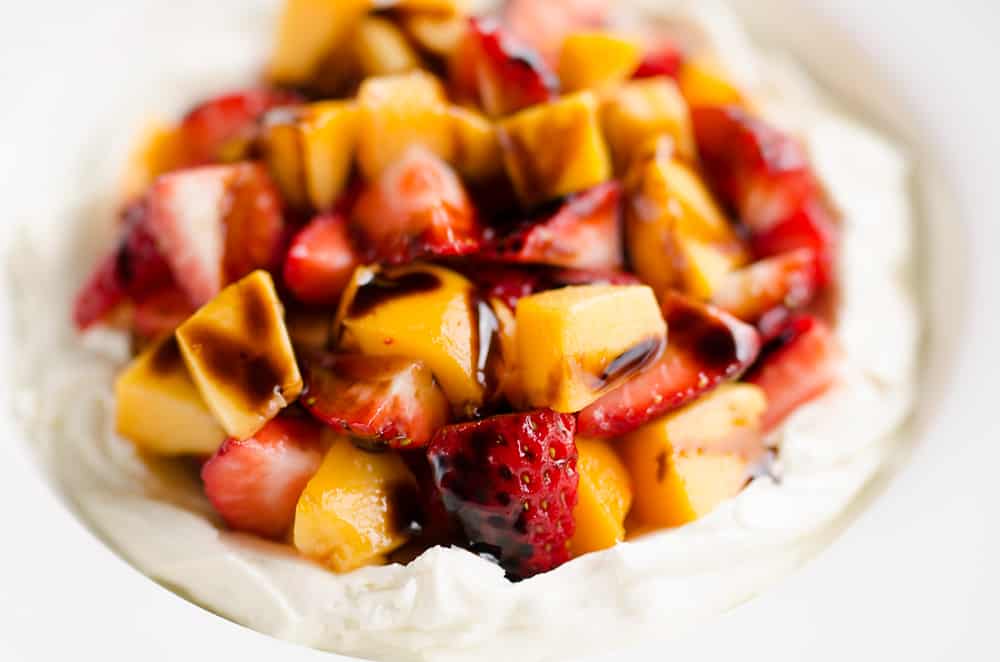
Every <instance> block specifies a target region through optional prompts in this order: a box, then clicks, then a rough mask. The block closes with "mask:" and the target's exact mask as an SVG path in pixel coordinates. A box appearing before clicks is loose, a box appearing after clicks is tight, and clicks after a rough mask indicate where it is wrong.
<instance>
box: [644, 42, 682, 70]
mask: <svg viewBox="0 0 1000 662" xmlns="http://www.w3.org/2000/svg"><path fill="white" fill-rule="evenodd" d="M683 62H684V55H683V54H682V53H681V51H680V49H679V48H677V46H676V45H675V44H674V43H673V42H672V41H666V40H663V39H660V40H658V42H657V43H656V44H655V45H654V46H653V47H652V48H650V49H649V50H647V51H646V53H645V54H644V55H643V56H642V60H641V61H640V62H639V66H638V67H637V68H636V70H635V73H633V74H632V78H655V77H657V76H669V77H670V78H676V77H677V74H679V73H680V70H681V64H682V63H683Z"/></svg>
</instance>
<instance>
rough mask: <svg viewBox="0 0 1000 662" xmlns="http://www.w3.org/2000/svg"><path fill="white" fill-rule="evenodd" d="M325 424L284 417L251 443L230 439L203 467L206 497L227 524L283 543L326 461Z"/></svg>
mask: <svg viewBox="0 0 1000 662" xmlns="http://www.w3.org/2000/svg"><path fill="white" fill-rule="evenodd" d="M320 430H321V428H320V426H319V425H317V424H316V423H314V422H313V421H310V420H308V419H298V418H291V417H290V416H287V415H280V416H279V417H278V418H275V419H273V420H271V421H270V422H269V423H268V424H267V425H265V426H264V427H263V428H262V429H261V430H260V431H259V432H257V434H255V435H254V436H252V437H250V438H249V439H243V440H239V439H233V438H230V439H227V440H226V441H225V442H223V444H222V446H220V447H219V450H218V451H216V453H215V455H213V456H212V457H211V458H209V460H208V461H207V462H205V464H204V465H203V466H202V468H201V478H202V481H204V483H205V494H206V495H207V496H208V499H209V501H211V502H212V505H213V506H214V507H215V509H216V511H218V513H219V514H220V515H221V516H222V519H223V520H224V521H225V522H226V524H227V525H228V526H229V527H230V528H232V529H234V530H236V531H245V532H247V533H255V534H257V535H259V536H264V537H265V538H273V539H279V538H281V537H282V536H283V535H284V534H285V533H286V532H287V531H288V529H289V527H291V524H292V521H293V520H294V518H295V506H296V504H297V503H298V500H299V496H300V495H301V494H302V490H303V489H305V486H306V483H307V482H309V479H310V478H312V476H313V474H315V473H316V471H317V470H318V469H319V465H320V462H322V460H323V444H322V442H321V435H320Z"/></svg>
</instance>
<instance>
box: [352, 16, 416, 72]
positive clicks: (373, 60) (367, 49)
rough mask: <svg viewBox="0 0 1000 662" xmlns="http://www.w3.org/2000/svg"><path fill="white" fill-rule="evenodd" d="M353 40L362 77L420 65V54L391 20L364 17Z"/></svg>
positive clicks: (399, 70)
mask: <svg viewBox="0 0 1000 662" xmlns="http://www.w3.org/2000/svg"><path fill="white" fill-rule="evenodd" d="M352 42H353V47H354V53H355V56H356V57H357V60H358V64H359V65H360V66H361V74H362V75H363V76H387V75H389V74H400V73H404V72H406V71H410V70H411V69H417V68H419V67H420V57H419V56H418V55H417V53H416V51H414V50H413V47H412V46H410V42H408V41H407V40H406V35H405V34H403V31H402V30H400V29H399V28H398V27H397V26H396V24H395V23H393V22H392V21H390V20H388V19H385V18H380V17H377V16H369V17H367V18H365V19H364V20H363V21H362V22H361V25H360V26H358V30H357V32H356V33H355V34H354V36H353V38H352Z"/></svg>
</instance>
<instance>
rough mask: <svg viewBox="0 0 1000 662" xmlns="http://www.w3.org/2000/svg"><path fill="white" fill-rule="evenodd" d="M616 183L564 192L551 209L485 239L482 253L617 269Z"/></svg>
mask: <svg viewBox="0 0 1000 662" xmlns="http://www.w3.org/2000/svg"><path fill="white" fill-rule="evenodd" d="M621 199H622V187H621V184H619V183H618V182H607V183H604V184H599V185H598V186H595V187H593V188H591V189H588V190H586V191H583V192H581V193H577V194H575V195H572V196H570V197H569V198H567V199H566V200H565V201H564V202H562V203H560V205H559V207H558V209H556V211H555V212H554V213H551V214H548V215H545V216H543V217H542V218H539V219H535V220H533V221H529V222H527V223H523V224H520V226H519V227H517V228H515V230H514V231H513V232H511V233H507V234H506V235H505V236H503V237H501V238H498V239H496V240H494V241H492V242H490V243H489V245H488V247H487V249H486V250H485V251H484V255H485V256H486V257H489V258H492V259H496V260H500V261H505V262H525V263H536V264H551V265H555V266H562V267H575V268H581V269H620V268H621V267H622V265H623V263H624V261H625V258H624V248H623V244H622V219H621Z"/></svg>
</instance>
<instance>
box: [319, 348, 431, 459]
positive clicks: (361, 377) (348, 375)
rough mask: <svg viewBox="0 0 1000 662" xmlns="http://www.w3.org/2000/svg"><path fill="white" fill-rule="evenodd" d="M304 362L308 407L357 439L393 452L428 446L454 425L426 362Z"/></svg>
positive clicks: (347, 358)
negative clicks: (445, 427)
mask: <svg viewBox="0 0 1000 662" xmlns="http://www.w3.org/2000/svg"><path fill="white" fill-rule="evenodd" d="M302 362H303V364H304V368H305V383H306V389H305V391H304V393H303V394H302V398H301V402H302V404H303V405H304V406H305V407H306V409H308V410H309V413H311V414H312V415H313V416H315V417H316V418H317V419H319V420H320V421H322V422H324V423H326V424H327V425H329V426H331V427H334V428H336V429H338V430H345V431H347V432H348V433H349V434H350V435H351V436H353V437H356V438H358V439H361V440H364V441H369V442H372V443H373V444H376V445H384V446H389V447H390V448H416V447H420V446H426V445H427V443H428V442H429V441H430V439H431V436H432V435H433V434H434V432H435V430H437V429H438V428H439V427H441V426H442V425H444V424H446V423H447V422H448V419H449V414H450V412H451V409H450V407H449V405H448V400H447V399H445V397H444V394H443V393H442V392H441V389H440V388H439V387H438V385H437V383H435V381H434V376H433V375H432V374H431V371H430V370H429V369H428V368H427V367H426V366H425V365H424V364H423V363H421V362H420V361H412V360H410V359H406V358H401V357H388V356H386V357H383V356H355V355H313V356H306V357H302Z"/></svg>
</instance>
